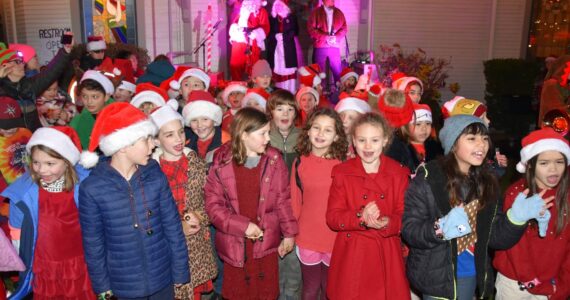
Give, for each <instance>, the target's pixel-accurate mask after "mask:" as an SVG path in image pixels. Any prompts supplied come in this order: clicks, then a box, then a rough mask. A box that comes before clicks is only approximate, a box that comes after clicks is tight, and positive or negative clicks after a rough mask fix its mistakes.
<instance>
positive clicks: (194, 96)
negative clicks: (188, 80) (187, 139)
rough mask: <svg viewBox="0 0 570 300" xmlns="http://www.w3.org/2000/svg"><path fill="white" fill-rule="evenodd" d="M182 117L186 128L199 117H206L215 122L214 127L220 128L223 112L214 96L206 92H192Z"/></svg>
mask: <svg viewBox="0 0 570 300" xmlns="http://www.w3.org/2000/svg"><path fill="white" fill-rule="evenodd" d="M182 116H183V117H184V124H185V125H186V126H189V125H190V121H192V120H194V119H196V118H199V117H206V118H208V119H210V120H212V121H214V126H220V124H222V116H223V112H222V108H221V107H220V106H219V105H218V104H217V103H216V99H214V97H213V96H212V94H210V93H208V92H206V91H191V92H190V94H188V101H187V103H186V105H184V108H183V109H182Z"/></svg>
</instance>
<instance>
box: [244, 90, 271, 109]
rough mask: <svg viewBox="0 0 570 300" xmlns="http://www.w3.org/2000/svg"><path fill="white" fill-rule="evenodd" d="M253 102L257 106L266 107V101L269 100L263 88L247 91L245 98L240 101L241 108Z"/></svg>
mask: <svg viewBox="0 0 570 300" xmlns="http://www.w3.org/2000/svg"><path fill="white" fill-rule="evenodd" d="M251 99H253V100H255V101H257V103H258V104H259V106H261V107H263V109H265V107H266V106H267V100H268V99H269V93H268V92H267V91H266V90H265V89H264V88H252V89H249V90H247V93H246V94H245V97H243V99H242V100H241V107H245V106H246V104H247V102H248V101H249V100H251Z"/></svg>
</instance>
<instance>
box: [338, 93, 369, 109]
mask: <svg viewBox="0 0 570 300" xmlns="http://www.w3.org/2000/svg"><path fill="white" fill-rule="evenodd" d="M339 98H340V101H339V102H338V103H337V104H336V106H335V107H334V110H336V112H337V113H339V114H340V113H341V112H343V111H347V110H354V111H356V112H358V113H361V114H365V113H368V112H371V111H372V108H371V107H370V105H369V104H368V101H367V100H368V96H367V95H366V92H352V93H350V94H348V93H345V92H343V93H341V94H340V96H339Z"/></svg>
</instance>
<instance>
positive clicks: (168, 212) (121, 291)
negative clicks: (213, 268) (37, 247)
mask: <svg viewBox="0 0 570 300" xmlns="http://www.w3.org/2000/svg"><path fill="white" fill-rule="evenodd" d="M133 211H134V212H133ZM79 219H80V222H81V230H82V232H83V247H84V251H85V260H86V262H87V267H88V270H89V276H90V277H91V283H92V285H93V290H94V291H95V292H96V293H97V294H99V293H102V292H105V291H108V290H111V291H113V293H114V294H115V295H116V296H117V297H119V298H139V297H147V296H149V295H152V294H154V293H156V292H158V291H160V290H162V289H164V288H166V287H168V285H172V284H175V283H186V282H189V281H190V272H189V267H188V250H187V248H186V242H185V240H184V234H183V233H182V225H181V223H180V218H179V216H178V211H177V209H176V205H175V203H174V199H173V198H172V192H171V191H170V187H169V185H168V181H167V179H166V176H165V175H164V173H162V171H161V170H160V167H159V165H158V163H157V162H156V161H154V160H150V161H149V162H148V164H147V165H146V166H139V168H138V170H137V171H136V172H135V174H134V175H133V176H132V178H131V179H130V180H129V181H127V180H125V178H124V177H122V176H121V175H120V174H119V173H118V172H117V171H116V170H115V169H114V168H113V167H111V165H110V160H106V161H101V162H99V164H97V166H96V167H95V168H94V169H93V171H92V172H91V174H90V176H89V177H88V178H87V179H85V181H83V183H82V184H81V186H80V188H79ZM134 224H138V228H135V226H134ZM150 230H152V234H148V233H149V232H150Z"/></svg>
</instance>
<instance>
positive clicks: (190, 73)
mask: <svg viewBox="0 0 570 300" xmlns="http://www.w3.org/2000/svg"><path fill="white" fill-rule="evenodd" d="M188 77H196V78H198V79H200V80H201V81H202V82H203V83H204V85H205V86H206V90H208V89H209V88H210V76H208V74H206V72H204V71H202V70H200V69H196V68H192V69H188V70H186V71H184V73H182V75H181V76H180V78H179V79H178V85H177V86H178V89H180V87H181V86H182V81H184V79H186V78H188ZM170 87H171V88H173V86H170Z"/></svg>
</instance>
